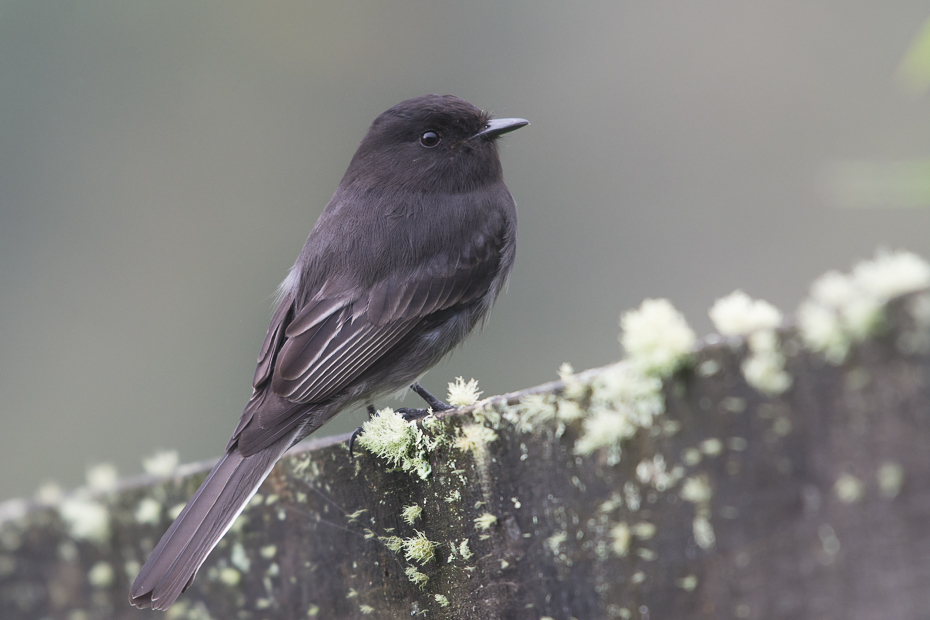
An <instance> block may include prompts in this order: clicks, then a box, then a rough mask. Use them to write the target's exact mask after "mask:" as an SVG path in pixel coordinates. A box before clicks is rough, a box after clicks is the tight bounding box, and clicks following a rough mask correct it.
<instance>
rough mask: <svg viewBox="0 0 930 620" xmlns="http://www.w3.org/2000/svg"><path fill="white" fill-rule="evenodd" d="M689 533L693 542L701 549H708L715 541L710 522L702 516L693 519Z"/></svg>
mask: <svg viewBox="0 0 930 620" xmlns="http://www.w3.org/2000/svg"><path fill="white" fill-rule="evenodd" d="M691 531H692V534H693V535H694V542H695V543H696V544H697V546H698V547H700V548H701V549H710V548H711V547H713V546H714V543H715V542H716V541H717V538H716V536H715V535H714V527H713V526H712V525H711V524H710V520H708V518H707V517H706V516H704V515H703V514H699V515H698V516H696V517H694V520H693V521H692V522H691Z"/></svg>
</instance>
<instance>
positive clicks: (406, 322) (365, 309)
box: [230, 243, 499, 445]
mask: <svg viewBox="0 0 930 620" xmlns="http://www.w3.org/2000/svg"><path fill="white" fill-rule="evenodd" d="M493 245H494V244H493V243H482V244H479V245H477V246H476V247H474V248H473V251H472V252H471V253H470V255H469V256H467V257H464V258H461V257H460V258H459V260H456V261H451V260H444V259H445V257H439V258H437V259H435V260H434V261H432V262H431V263H430V264H429V265H427V266H424V267H422V268H421V269H419V270H416V271H414V272H413V273H410V274H408V275H407V276H406V277H401V276H392V277H388V278H385V279H383V280H381V281H380V282H378V283H376V284H375V285H374V286H372V287H371V288H370V289H369V290H368V291H367V292H365V293H362V294H359V293H358V292H357V290H358V289H348V288H346V289H344V290H340V287H338V286H332V285H324V286H323V287H322V289H321V290H320V293H323V294H325V295H327V296H325V297H323V296H321V295H320V293H318V294H317V295H316V296H314V297H313V298H312V299H311V300H310V301H309V302H308V303H307V304H306V305H304V306H303V307H301V308H300V309H298V310H296V311H295V310H294V308H293V301H290V300H288V299H287V298H285V299H284V300H283V301H282V303H281V307H279V308H278V310H277V311H276V312H275V315H274V317H273V319H272V324H271V326H270V327H269V329H268V335H267V337H266V339H265V343H264V344H263V345H262V349H261V353H260V356H259V364H258V370H257V371H256V374H255V384H254V385H255V389H256V392H255V394H254V395H253V398H252V400H251V401H250V402H249V404H248V405H247V406H246V409H245V411H244V412H243V414H242V419H240V422H239V427H238V428H237V429H236V432H235V433H234V434H233V439H232V440H231V442H230V445H231V444H232V443H233V442H234V441H235V440H236V438H237V437H238V436H239V435H240V433H241V432H242V431H243V430H244V429H245V427H246V426H250V428H251V426H255V423H256V422H257V426H258V428H260V429H262V432H261V435H262V440H261V441H259V443H260V444H264V443H266V441H265V439H268V441H271V440H273V438H274V437H276V436H278V435H280V434H281V432H286V430H287V429H289V428H291V427H292V426H293V425H294V424H295V423H297V421H298V419H299V413H300V411H302V410H304V409H305V407H306V405H309V404H313V403H318V402H322V401H325V400H326V399H328V398H331V397H333V396H335V395H337V394H339V392H340V391H341V390H343V389H344V388H345V387H346V386H348V385H349V384H351V382H352V381H353V380H355V379H356V378H358V377H359V376H360V375H362V374H363V373H364V372H365V371H366V370H368V369H369V368H371V366H372V365H373V364H375V363H377V362H378V361H379V360H380V359H382V357H383V356H384V355H385V354H386V353H388V352H389V351H390V350H391V349H392V348H393V347H394V346H395V345H397V344H398V342H399V341H400V340H401V339H402V338H403V337H404V336H406V335H407V334H409V333H410V332H411V331H412V330H414V329H415V328H416V327H417V326H418V325H419V324H420V323H421V322H422V321H423V320H424V319H425V318H427V317H429V316H430V315H432V314H435V313H437V312H441V311H443V310H448V309H451V308H454V307H456V306H461V305H465V304H469V303H472V302H475V301H478V300H480V299H481V298H482V297H483V296H484V295H485V294H486V293H487V291H488V289H489V287H490V286H491V283H492V281H493V279H494V277H495V276H496V274H497V270H498V266H499V261H498V253H497V252H496V248H495V247H493ZM269 380H270V385H269ZM269 387H270V390H269V389H268V388H269ZM269 392H270V393H269ZM250 423H251V425H250ZM258 428H252V429H251V430H250V433H254V432H255V431H258ZM265 435H267V437H265ZM249 443H250V444H252V443H255V441H254V438H252V439H250V441H249Z"/></svg>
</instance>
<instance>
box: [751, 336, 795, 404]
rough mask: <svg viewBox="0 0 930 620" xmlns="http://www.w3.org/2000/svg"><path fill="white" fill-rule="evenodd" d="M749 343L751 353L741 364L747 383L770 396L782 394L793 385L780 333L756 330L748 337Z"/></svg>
mask: <svg viewBox="0 0 930 620" xmlns="http://www.w3.org/2000/svg"><path fill="white" fill-rule="evenodd" d="M747 343H748V344H749V352H750V355H749V357H747V358H746V359H745V360H743V362H742V364H740V370H742V371H743V377H744V378H745V379H746V383H748V384H749V385H751V386H752V387H754V388H756V389H757V390H759V391H760V392H762V393H763V394H767V395H769V396H777V395H778V394H782V393H784V392H785V390H787V389H788V388H789V387H791V384H792V379H791V375H789V374H788V373H787V372H786V371H785V355H784V353H782V351H781V347H780V345H779V342H778V335H777V334H776V333H775V332H774V331H769V330H766V331H760V332H756V333H754V334H751V335H750V336H749V337H748V338H747Z"/></svg>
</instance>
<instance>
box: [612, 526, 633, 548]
mask: <svg viewBox="0 0 930 620" xmlns="http://www.w3.org/2000/svg"><path fill="white" fill-rule="evenodd" d="M610 538H611V542H610V550H611V551H613V552H614V555H617V556H620V557H625V556H626V555H627V554H628V553H629V552H630V541H631V540H632V532H630V526H629V525H627V524H626V523H622V522H621V523H617V524H616V525H614V526H613V527H612V528H610Z"/></svg>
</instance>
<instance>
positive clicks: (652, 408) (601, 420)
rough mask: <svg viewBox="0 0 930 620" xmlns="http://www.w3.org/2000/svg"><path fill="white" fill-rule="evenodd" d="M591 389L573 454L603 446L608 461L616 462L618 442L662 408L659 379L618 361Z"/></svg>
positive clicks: (649, 423) (648, 423) (648, 424)
mask: <svg viewBox="0 0 930 620" xmlns="http://www.w3.org/2000/svg"><path fill="white" fill-rule="evenodd" d="M592 388H593V390H592V393H591V404H590V408H589V410H590V413H589V415H588V417H587V418H585V419H584V421H583V422H582V433H581V436H580V437H579V438H578V441H576V442H575V453H576V454H580V455H589V454H591V453H593V452H594V451H596V450H599V449H602V448H607V449H609V450H610V451H611V458H609V459H608V460H609V462H617V461H619V458H620V454H621V447H620V446H621V444H622V443H623V442H624V441H625V440H627V439H629V438H631V437H632V436H633V435H635V434H636V431H637V430H639V429H640V428H650V427H651V426H652V424H653V420H654V418H655V417H656V416H657V415H659V414H661V413H662V412H663V411H664V410H665V401H664V399H663V397H662V381H661V379H659V378H658V377H655V376H650V375H647V374H644V373H643V372H641V371H640V370H639V369H638V368H637V367H636V366H634V365H632V364H630V363H629V362H620V363H619V364H615V365H614V366H612V367H610V368H608V369H606V370H605V371H603V372H602V373H600V374H599V375H598V376H597V377H596V378H595V379H594V380H593V382H592Z"/></svg>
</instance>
